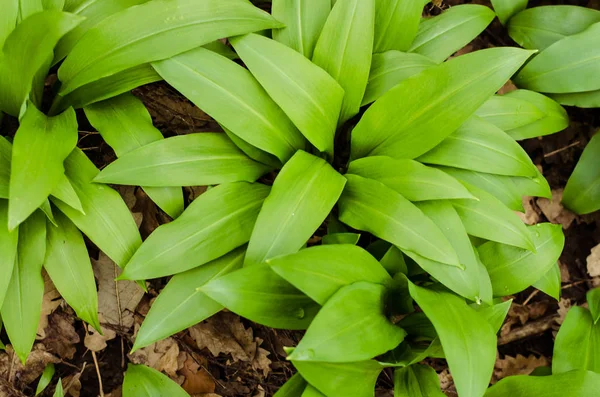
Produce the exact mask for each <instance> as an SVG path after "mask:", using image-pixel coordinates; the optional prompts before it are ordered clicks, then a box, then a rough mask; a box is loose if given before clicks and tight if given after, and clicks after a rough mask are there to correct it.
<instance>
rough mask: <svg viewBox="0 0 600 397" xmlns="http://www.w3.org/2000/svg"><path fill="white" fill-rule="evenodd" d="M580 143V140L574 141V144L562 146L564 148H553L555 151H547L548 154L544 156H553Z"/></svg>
mask: <svg viewBox="0 0 600 397" xmlns="http://www.w3.org/2000/svg"><path fill="white" fill-rule="evenodd" d="M580 143H581V142H580V141H577V142H573V143H572V144H570V145H568V146H565V147H562V148H560V149H556V150H553V151H552V152H550V153H546V154H544V158H548V157H552V156H554V155H556V154H558V153H560V152H563V151H565V150H567V149H570V148H572V147H573V146H577V145H579V144H580Z"/></svg>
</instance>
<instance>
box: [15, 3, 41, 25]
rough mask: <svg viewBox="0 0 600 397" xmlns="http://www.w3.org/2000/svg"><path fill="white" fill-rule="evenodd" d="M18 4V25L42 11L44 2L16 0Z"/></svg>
mask: <svg viewBox="0 0 600 397" xmlns="http://www.w3.org/2000/svg"><path fill="white" fill-rule="evenodd" d="M16 1H17V2H18V3H19V23H21V22H22V21H23V20H25V19H27V18H29V17H30V16H31V15H33V14H36V13H39V12H42V11H44V6H43V2H44V0H16Z"/></svg>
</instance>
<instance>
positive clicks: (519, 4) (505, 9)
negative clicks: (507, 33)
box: [492, 0, 528, 25]
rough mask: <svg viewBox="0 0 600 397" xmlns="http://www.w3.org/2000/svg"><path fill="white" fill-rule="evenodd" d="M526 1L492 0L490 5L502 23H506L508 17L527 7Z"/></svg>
mask: <svg viewBox="0 0 600 397" xmlns="http://www.w3.org/2000/svg"><path fill="white" fill-rule="evenodd" d="M527 1H528V0H492V6H493V7H494V11H496V15H498V19H499V20H500V22H501V23H502V25H506V23H507V22H508V21H509V19H511V18H512V17H513V16H515V14H518V13H519V12H521V11H523V10H524V9H526V8H527Z"/></svg>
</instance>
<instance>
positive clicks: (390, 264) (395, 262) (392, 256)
mask: <svg viewBox="0 0 600 397" xmlns="http://www.w3.org/2000/svg"><path fill="white" fill-rule="evenodd" d="M379 263H381V266H383V268H384V269H385V270H387V272H388V273H389V275H390V276H392V277H393V276H395V275H396V274H398V273H402V274H405V275H408V267H407V266H406V261H405V260H404V255H402V251H400V250H399V249H398V248H396V247H394V246H393V245H392V246H391V247H390V248H389V249H388V250H387V252H386V253H385V254H384V255H383V257H382V258H381V259H380V260H379Z"/></svg>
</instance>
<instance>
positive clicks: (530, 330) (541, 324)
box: [498, 315, 557, 346]
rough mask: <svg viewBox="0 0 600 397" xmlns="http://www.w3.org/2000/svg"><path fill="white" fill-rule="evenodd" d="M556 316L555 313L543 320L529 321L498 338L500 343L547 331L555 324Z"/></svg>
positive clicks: (503, 343)
mask: <svg viewBox="0 0 600 397" xmlns="http://www.w3.org/2000/svg"><path fill="white" fill-rule="evenodd" d="M556 317H557V316H555V315H553V316H548V317H544V318H543V319H541V320H538V321H532V322H529V323H527V324H525V325H524V326H522V327H520V328H515V329H512V330H511V331H510V333H509V334H508V335H505V336H501V337H500V338H498V345H499V346H502V345H506V344H508V343H511V342H514V341H517V340H521V339H525V338H527V337H530V336H533V335H538V334H541V333H543V332H546V331H547V330H549V329H550V328H552V325H554V324H555V320H556Z"/></svg>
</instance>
